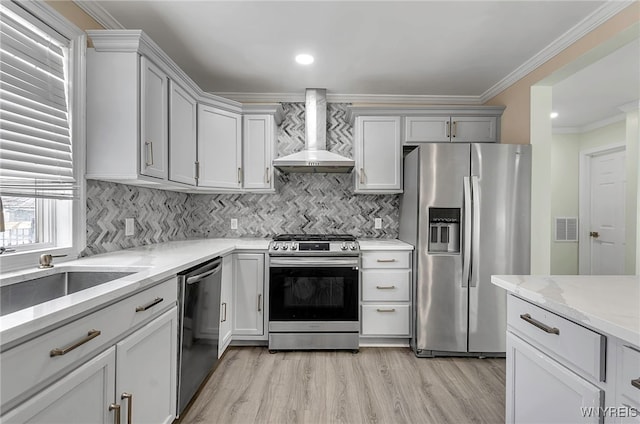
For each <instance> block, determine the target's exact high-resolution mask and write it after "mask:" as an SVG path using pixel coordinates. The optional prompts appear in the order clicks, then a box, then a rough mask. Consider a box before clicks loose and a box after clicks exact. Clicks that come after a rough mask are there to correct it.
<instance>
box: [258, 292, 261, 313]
mask: <svg viewBox="0 0 640 424" xmlns="http://www.w3.org/2000/svg"><path fill="white" fill-rule="evenodd" d="M258 312H262V293H260V294H258Z"/></svg>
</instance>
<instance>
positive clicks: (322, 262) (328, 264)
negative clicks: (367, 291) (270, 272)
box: [270, 257, 358, 268]
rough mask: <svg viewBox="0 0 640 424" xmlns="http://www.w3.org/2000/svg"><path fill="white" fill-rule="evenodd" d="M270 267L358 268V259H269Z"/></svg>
mask: <svg viewBox="0 0 640 424" xmlns="http://www.w3.org/2000/svg"><path fill="white" fill-rule="evenodd" d="M270 266H272V267H282V268H287V267H290V268H293V267H310V266H320V267H324V268H335V267H357V266H358V258H339V257H338V258H336V257H331V258H309V257H300V258H271V259H270Z"/></svg>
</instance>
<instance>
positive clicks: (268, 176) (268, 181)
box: [266, 166, 271, 184]
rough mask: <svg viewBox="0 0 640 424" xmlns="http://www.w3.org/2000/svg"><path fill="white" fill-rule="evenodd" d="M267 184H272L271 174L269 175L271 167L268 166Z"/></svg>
mask: <svg viewBox="0 0 640 424" xmlns="http://www.w3.org/2000/svg"><path fill="white" fill-rule="evenodd" d="M266 177H267V178H266V180H267V184H271V175H269V167H268V166H267V175H266Z"/></svg>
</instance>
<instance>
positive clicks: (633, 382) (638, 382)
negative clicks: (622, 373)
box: [631, 378, 640, 389]
mask: <svg viewBox="0 0 640 424" xmlns="http://www.w3.org/2000/svg"><path fill="white" fill-rule="evenodd" d="M631 385H632V386H633V387H635V388H636V389H640V378H636V379H635V380H631Z"/></svg>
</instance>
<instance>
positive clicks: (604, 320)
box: [491, 275, 640, 347]
mask: <svg viewBox="0 0 640 424" xmlns="http://www.w3.org/2000/svg"><path fill="white" fill-rule="evenodd" d="M491 282H492V283H493V284H495V285H496V286H499V287H502V288H503V289H505V290H507V291H508V292H509V293H513V294H514V295H516V296H518V297H521V298H523V299H525V300H528V301H530V302H533V303H535V304H537V305H539V306H541V307H542V308H545V309H548V310H550V311H551V312H555V313H557V314H559V315H562V316H564V317H565V318H568V319H570V320H572V321H575V322H577V323H580V324H583V325H584V326H586V327H588V328H591V329H593V330H595V331H598V332H600V333H604V334H606V335H609V336H613V337H617V338H619V339H621V340H623V341H624V342H626V343H630V344H632V345H634V346H636V347H640V277H639V276H632V275H624V276H623V275H620V276H591V275H589V276H587V275H552V276H535V275H493V276H492V277H491Z"/></svg>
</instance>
